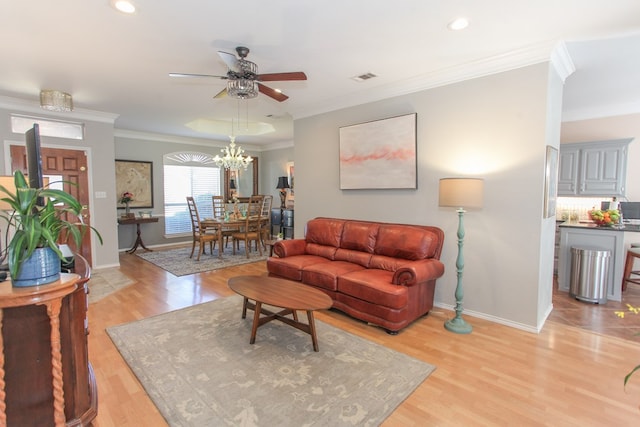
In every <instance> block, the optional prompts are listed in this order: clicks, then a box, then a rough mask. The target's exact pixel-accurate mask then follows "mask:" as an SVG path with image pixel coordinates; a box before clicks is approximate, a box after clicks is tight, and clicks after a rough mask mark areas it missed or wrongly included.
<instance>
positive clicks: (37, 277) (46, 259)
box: [11, 248, 60, 287]
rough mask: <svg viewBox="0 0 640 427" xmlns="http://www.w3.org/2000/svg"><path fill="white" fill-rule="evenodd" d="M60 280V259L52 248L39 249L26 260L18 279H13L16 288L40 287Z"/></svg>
mask: <svg viewBox="0 0 640 427" xmlns="http://www.w3.org/2000/svg"><path fill="white" fill-rule="evenodd" d="M59 278H60V258H59V257H58V254H56V253H55V252H54V250H53V249H51V248H37V249H36V250H35V251H34V252H33V254H32V255H31V257H29V258H27V259H26V260H24V262H23V263H22V269H20V274H18V277H15V278H14V277H12V278H11V284H12V285H13V286H14V287H26V286H38V285H45V284H47V283H51V282H55V281H56V280H58V279H59Z"/></svg>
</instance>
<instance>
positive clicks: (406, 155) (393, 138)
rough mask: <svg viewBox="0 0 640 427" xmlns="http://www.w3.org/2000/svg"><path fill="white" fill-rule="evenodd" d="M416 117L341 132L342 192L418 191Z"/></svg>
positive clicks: (394, 119)
mask: <svg viewBox="0 0 640 427" xmlns="http://www.w3.org/2000/svg"><path fill="white" fill-rule="evenodd" d="M416 118H417V114H416V113H413V114H407V115H404V116H398V117H391V118H388V119H382V120H376V121H372V122H367V123H360V124H356V125H351V126H344V127H341V128H340V189H341V190H357V189H403V188H410V189H416V188H418V178H417V175H418V172H417V161H416V147H417V139H416V133H417V130H416V125H417V123H416Z"/></svg>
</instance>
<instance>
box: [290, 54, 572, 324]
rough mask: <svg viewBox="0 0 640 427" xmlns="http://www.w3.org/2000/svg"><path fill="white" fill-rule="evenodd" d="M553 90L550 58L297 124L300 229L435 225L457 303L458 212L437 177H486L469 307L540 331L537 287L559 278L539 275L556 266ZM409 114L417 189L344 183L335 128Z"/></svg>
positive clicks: (446, 297)
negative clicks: (547, 207) (414, 130)
mask: <svg viewBox="0 0 640 427" xmlns="http://www.w3.org/2000/svg"><path fill="white" fill-rule="evenodd" d="M557 86H558V85H552V87H551V88H550V86H549V71H548V64H538V65H534V66H530V67H526V68H521V69H518V70H513V71H509V72H505V73H500V74H496V75H492V76H487V77H482V78H478V79H474V80H470V81H465V82H461V83H456V84H452V85H449V86H445V87H441V88H435V89H431V90H427V91H423V92H419V93H414V94H410V95H405V96H401V97H396V98H392V99H388V100H384V101H380V102H375V103H370V104H366V105H362V106H358V107H353V108H347V109H344V110H340V111H334V112H330V113H326V114H321V115H317V116H313V117H307V118H299V119H297V120H295V122H294V135H295V163H296V235H297V236H302V235H303V230H304V224H305V223H306V222H307V221H308V220H309V219H311V218H313V217H316V216H331V217H340V218H356V219H364V220H377V221H392V222H400V223H416V224H428V225H436V226H439V227H441V228H442V229H443V230H444V232H445V235H446V239H445V244H444V249H443V254H442V261H443V262H444V264H445V266H446V272H445V275H444V277H442V278H441V279H439V280H438V284H437V287H436V296H435V298H436V304H439V305H442V306H448V307H450V306H453V305H454V304H455V298H454V291H455V286H456V272H455V259H456V256H457V243H456V229H457V224H458V223H457V215H456V213H455V212H454V210H453V209H449V208H440V207H438V180H439V179H440V178H443V177H450V176H474V177H483V178H484V179H485V204H484V208H483V209H482V210H478V211H470V212H468V213H467V214H466V216H465V227H466V239H465V245H464V257H465V270H464V288H465V298H464V303H465V304H464V305H465V310H466V312H467V313H469V314H474V315H478V316H482V317H486V318H491V319H494V320H497V321H500V322H503V323H507V324H511V325H512V326H516V327H521V328H523V329H530V330H536V329H537V328H538V327H539V323H540V320H539V308H538V303H539V299H540V295H547V294H549V293H550V292H551V286H552V276H551V274H546V272H545V275H544V276H542V275H541V271H542V268H541V265H542V264H543V263H542V262H541V258H542V257H544V258H545V264H549V265H552V263H553V250H552V248H551V251H549V252H548V253H547V252H546V250H544V251H543V250H542V242H543V241H544V242H545V247H546V246H547V244H546V243H547V242H548V241H552V240H553V237H552V236H545V238H544V239H543V238H542V234H543V233H545V234H549V233H552V230H553V228H552V227H551V226H550V225H547V224H546V223H547V222H548V223H551V222H552V221H553V218H550V219H548V220H543V219H542V210H543V198H542V194H543V186H544V158H545V151H546V149H545V148H546V144H553V145H555V146H557V145H558V140H557V138H556V141H555V142H554V141H551V139H553V138H552V136H550V135H552V134H553V132H548V129H553V127H556V128H557V127H559V125H557V124H552V125H551V127H549V126H550V125H549V124H548V123H547V122H548V121H550V120H551V121H557V122H558V123H559V121H560V118H559V117H550V116H549V115H548V113H547V110H548V109H549V107H550V105H549V99H548V95H547V92H548V90H549V89H554V90H557V89H558V87H557ZM556 97H557V95H556ZM413 112H417V114H418V159H417V161H418V189H417V190H352V191H341V190H340V189H339V188H340V186H339V166H338V156H339V138H338V129H339V128H340V127H341V126H345V125H351V124H355V123H361V122H365V121H371V120H376V119H381V118H385V117H392V116H397V115H401V114H407V113H413ZM554 115H557V114H555V113H554ZM381 173H384V171H381ZM541 224H544V226H541ZM546 258H548V260H546ZM545 270H546V269H545ZM540 287H543V288H544V289H545V291H544V292H542V293H541V292H540V290H539V289H540ZM546 299H547V298H546V296H545V302H544V303H546ZM546 310H547V307H543V308H542V309H541V311H543V312H544V311H546ZM472 323H473V322H472Z"/></svg>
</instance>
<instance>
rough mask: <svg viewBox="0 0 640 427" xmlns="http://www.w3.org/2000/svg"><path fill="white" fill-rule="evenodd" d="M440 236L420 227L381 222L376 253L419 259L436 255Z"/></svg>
mask: <svg viewBox="0 0 640 427" xmlns="http://www.w3.org/2000/svg"><path fill="white" fill-rule="evenodd" d="M439 244H440V239H439V237H438V236H437V235H436V234H435V233H434V232H432V231H430V230H426V229H423V228H420V227H413V226H410V225H399V224H381V225H380V229H379V231H378V238H377V240H376V246H375V249H374V253H375V254H376V255H384V256H388V257H392V258H404V259H408V260H418V259H426V258H433V257H435V256H436V252H437V250H438V245H439Z"/></svg>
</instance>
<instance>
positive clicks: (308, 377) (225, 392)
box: [107, 296, 435, 427]
mask: <svg viewBox="0 0 640 427" xmlns="http://www.w3.org/2000/svg"><path fill="white" fill-rule="evenodd" d="M241 312H242V298H241V297H239V296H232V297H228V298H222V299H218V300H215V301H211V302H208V303H204V304H199V305H196V306H192V307H189V308H185V309H182V310H177V311H172V312H169V313H166V314H162V315H159V316H155V317H151V318H148V319H144V320H139V321H136V322H132V323H128V324H124V325H119V326H114V327H111V328H108V329H107V332H108V334H109V336H110V337H111V339H112V340H113V342H114V343H115V345H116V347H117V348H118V350H119V351H120V353H121V354H122V356H123V357H124V359H125V360H126V362H127V364H128V365H129V366H130V367H131V369H132V370H133V372H134V373H135V375H136V376H137V377H138V379H139V380H140V382H141V383H142V385H143V386H144V388H145V390H146V391H147V393H148V394H149V395H150V396H151V399H152V400H153V402H154V403H155V404H156V406H157V407H158V409H159V410H160V412H161V414H162V415H163V416H164V418H165V419H166V420H167V422H168V424H169V425H171V426H223V425H233V426H244V427H251V426H296V427H299V426H356V425H357V426H376V425H379V424H380V423H382V422H383V421H384V420H385V418H387V417H388V416H389V415H390V414H391V413H392V412H393V411H394V409H395V408H396V407H397V406H398V405H399V404H400V403H401V402H402V401H403V400H404V399H406V398H407V396H409V395H410V394H411V393H412V392H413V391H414V390H415V389H416V387H418V386H419V385H420V384H421V383H422V382H423V381H424V380H425V378H427V377H428V376H429V374H431V372H433V371H434V370H435V366H433V365H430V364H427V363H425V362H422V361H420V360H417V359H414V358H412V357H409V356H407V355H405V354H402V353H399V352H397V351H394V350H391V349H389V348H386V347H383V346H380V345H378V344H375V343H373V342H370V341H368V340H365V339H362V338H360V337H357V336H355V335H352V334H349V333H347V332H344V331H341V330H340V329H337V328H335V327H333V326H330V325H328V324H326V323H323V322H320V321H317V320H316V327H317V333H318V344H319V350H320V351H319V352H314V351H313V345H312V343H311V337H310V336H309V335H308V334H305V333H303V332H300V331H298V330H297V329H294V328H292V327H290V326H288V325H285V324H283V323H281V322H278V321H273V322H270V323H267V324H265V325H263V326H261V327H260V328H259V329H258V333H257V336H256V342H255V344H253V345H251V344H249V336H250V334H251V322H252V319H251V318H252V313H253V312H249V313H250V314H248V315H247V318H246V319H242V318H241Z"/></svg>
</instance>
